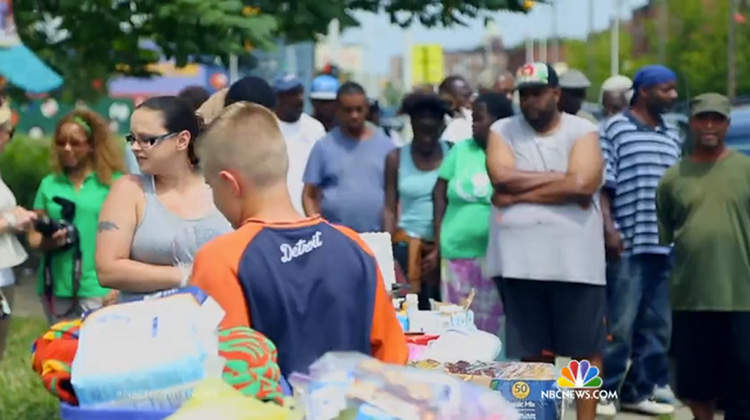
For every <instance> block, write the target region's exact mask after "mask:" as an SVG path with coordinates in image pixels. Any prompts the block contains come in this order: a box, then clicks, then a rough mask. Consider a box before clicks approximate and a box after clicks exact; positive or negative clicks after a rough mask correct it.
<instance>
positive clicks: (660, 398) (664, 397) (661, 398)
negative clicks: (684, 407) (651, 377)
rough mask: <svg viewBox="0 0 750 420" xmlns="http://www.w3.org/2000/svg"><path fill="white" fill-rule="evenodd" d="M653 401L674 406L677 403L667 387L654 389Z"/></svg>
mask: <svg viewBox="0 0 750 420" xmlns="http://www.w3.org/2000/svg"><path fill="white" fill-rule="evenodd" d="M654 400H656V402H660V403H663V404H670V405H676V404H677V403H678V402H679V401H678V400H677V397H675V395H674V392H672V388H671V387H670V386H669V385H667V386H657V387H656V388H654Z"/></svg>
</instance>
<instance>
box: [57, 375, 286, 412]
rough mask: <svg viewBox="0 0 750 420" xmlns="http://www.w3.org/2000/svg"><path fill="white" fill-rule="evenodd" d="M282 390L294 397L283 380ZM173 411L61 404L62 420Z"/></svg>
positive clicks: (284, 379)
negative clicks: (82, 406) (93, 408)
mask: <svg viewBox="0 0 750 420" xmlns="http://www.w3.org/2000/svg"><path fill="white" fill-rule="evenodd" d="M281 389H282V390H283V392H284V395H289V396H291V395H292V388H291V387H290V386H289V383H288V382H287V381H286V378H283V377H282V378H281ZM173 413H174V412H173V411H168V410H167V411H146V410H133V409H116V410H115V409H98V410H92V409H90V408H89V409H87V408H81V407H75V406H72V405H70V404H66V403H64V402H61V403H60V418H61V419H62V420H164V419H166V418H167V417H169V416H171V415H172V414H173Z"/></svg>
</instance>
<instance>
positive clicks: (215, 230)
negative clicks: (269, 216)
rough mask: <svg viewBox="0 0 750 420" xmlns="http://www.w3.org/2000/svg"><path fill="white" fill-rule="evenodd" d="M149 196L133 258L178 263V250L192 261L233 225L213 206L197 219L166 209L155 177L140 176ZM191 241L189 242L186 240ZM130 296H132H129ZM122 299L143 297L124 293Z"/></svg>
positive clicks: (138, 229) (149, 261) (137, 231)
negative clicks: (211, 241)
mask: <svg viewBox="0 0 750 420" xmlns="http://www.w3.org/2000/svg"><path fill="white" fill-rule="evenodd" d="M139 177H140V178H141V183H142V185H143V192H144V194H145V196H146V206H145V208H144V210H143V217H142V218H141V220H140V222H139V223H138V225H137V226H136V228H135V233H134V235H133V243H132V245H131V247H130V259H132V260H133V261H139V262H142V263H146V264H153V265H175V264H176V256H175V253H176V252H175V250H176V248H177V252H178V253H181V254H183V255H181V256H180V260H181V262H190V261H184V260H185V259H186V258H185V257H186V256H185V255H184V254H188V255H187V257H188V258H190V260H191V261H192V257H194V256H195V253H196V252H197V251H198V249H199V248H200V247H201V246H203V245H204V244H205V243H206V242H208V241H210V240H212V239H213V238H215V237H217V236H219V235H221V234H224V233H227V232H230V231H231V230H232V226H231V225H230V224H229V222H228V221H227V219H226V218H224V216H223V215H222V214H221V213H220V212H219V210H218V209H216V208H215V207H214V209H213V211H211V213H209V214H208V215H206V216H204V217H201V218H198V219H184V218H182V217H180V216H178V215H176V214H174V213H172V212H171V211H170V210H169V209H167V208H166V207H165V206H164V204H162V202H161V201H160V200H159V198H158V197H157V196H156V189H155V184H154V177H153V176H152V175H139ZM186 242H188V243H186ZM126 295H129V296H126ZM121 296H122V297H121V298H122V299H125V298H129V297H135V296H143V295H142V294H137V293H122V295H121Z"/></svg>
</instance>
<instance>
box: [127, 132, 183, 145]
mask: <svg viewBox="0 0 750 420" xmlns="http://www.w3.org/2000/svg"><path fill="white" fill-rule="evenodd" d="M175 135H177V133H167V134H161V135H159V136H141V137H136V136H135V134H133V133H130V134H128V135H126V136H125V141H126V142H128V144H131V145H132V144H135V143H138V144H139V145H141V146H148V147H151V146H153V145H155V144H156V143H159V142H160V141H162V140H166V139H168V138H170V137H172V136H175Z"/></svg>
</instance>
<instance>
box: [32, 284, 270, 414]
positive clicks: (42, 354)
mask: <svg viewBox="0 0 750 420" xmlns="http://www.w3.org/2000/svg"><path fill="white" fill-rule="evenodd" d="M223 316H224V312H223V310H221V308H220V307H219V306H218V305H217V304H216V302H215V301H213V300H212V299H211V298H209V297H207V296H206V295H205V294H204V293H203V292H202V291H200V289H197V288H194V287H191V288H187V289H183V290H180V291H176V292H173V293H170V294H167V295H165V296H163V297H161V298H159V299H151V300H143V301H136V302H128V303H123V304H119V305H114V306H109V307H106V308H102V309H99V310H97V311H94V312H91V313H89V314H87V315H86V316H85V317H84V319H83V320H77V321H71V322H63V323H60V324H57V325H55V326H53V327H52V328H51V329H50V331H49V332H47V333H45V334H44V335H43V336H42V337H40V338H39V339H37V340H36V342H35V343H34V346H33V348H32V356H33V357H32V359H33V360H32V367H33V369H34V370H35V371H36V372H37V373H38V374H39V375H40V376H41V378H42V381H43V383H44V385H45V387H46V388H47V389H48V390H49V391H50V393H52V394H53V395H55V396H56V397H58V398H59V399H60V400H61V401H63V402H65V403H68V404H70V405H80V406H81V407H82V408H83V407H87V408H92V409H98V408H102V409H103V408H134V409H143V410H174V409H177V408H179V407H180V406H181V405H182V404H183V403H184V402H185V401H186V400H187V399H188V398H189V397H190V395H191V393H192V390H193V388H194V387H195V386H196V384H197V383H198V382H199V381H201V380H202V379H204V378H205V377H206V363H207V361H209V360H212V359H215V358H217V357H222V358H224V359H226V363H225V365H224V368H223V374H222V378H223V380H224V381H225V382H226V383H227V384H229V385H231V386H232V387H234V389H236V390H238V391H239V392H240V393H241V394H242V395H245V396H249V397H254V398H257V399H260V400H266V401H274V402H277V403H281V402H282V401H283V394H282V390H281V386H280V383H279V381H280V370H279V367H278V364H277V362H276V348H275V346H274V345H273V344H272V343H271V342H270V341H269V340H268V339H267V338H266V337H265V336H263V335H262V334H260V333H258V332H256V331H254V330H252V329H249V328H231V329H225V330H217V326H218V324H219V322H220V320H221V319H222V318H223Z"/></svg>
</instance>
